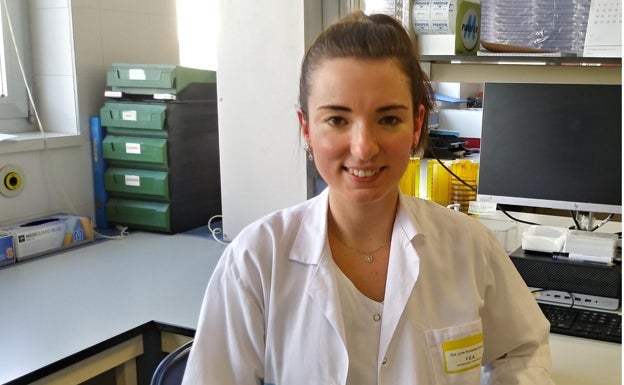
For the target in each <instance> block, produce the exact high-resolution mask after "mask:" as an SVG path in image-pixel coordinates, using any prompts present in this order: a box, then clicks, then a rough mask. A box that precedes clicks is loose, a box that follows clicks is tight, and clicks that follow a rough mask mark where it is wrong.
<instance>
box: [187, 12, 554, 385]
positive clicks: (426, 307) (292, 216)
mask: <svg viewBox="0 0 624 385" xmlns="http://www.w3.org/2000/svg"><path fill="white" fill-rule="evenodd" d="M430 94H431V89H430V86H429V83H428V81H427V79H426V77H425V76H424V75H423V73H422V71H421V69H420V65H419V62H418V58H417V51H416V49H415V48H414V44H413V43H412V40H411V39H410V37H409V35H408V33H407V32H406V31H405V29H404V28H403V27H402V26H401V24H400V23H398V22H397V21H395V20H394V19H392V18H391V17H388V16H384V15H372V16H370V17H367V16H365V15H364V14H362V13H361V12H357V13H354V14H352V15H350V16H348V17H346V18H345V19H343V20H341V21H340V22H338V23H337V24H335V25H333V26H331V27H329V28H328V29H327V30H326V31H324V32H323V33H322V34H321V35H320V36H319V37H318V38H317V40H316V41H315V42H314V43H313V44H312V46H311V47H310V48H309V50H308V52H307V53H306V55H305V57H304V60H303V64H302V71H301V81H300V110H299V111H298V119H299V124H300V126H301V132H302V135H303V138H304V139H305V143H306V149H307V151H308V152H309V157H310V158H312V159H313V160H314V162H315V164H316V167H317V169H318V171H319V173H320V175H321V176H322V177H323V179H324V180H325V181H326V182H327V184H328V188H327V189H326V190H325V191H323V192H322V193H321V194H320V195H319V196H317V197H315V198H313V199H311V200H309V201H307V202H304V203H302V204H300V205H298V206H295V207H291V208H288V209H285V210H281V211H278V212H275V213H273V214H271V215H269V216H267V217H265V218H262V219H260V220H259V221H257V222H255V223H253V224H251V225H250V226H248V227H247V228H246V229H244V230H243V231H242V232H241V233H240V234H239V236H238V237H237V238H236V239H235V240H234V241H233V242H232V243H231V244H230V245H229V246H228V248H227V250H226V251H225V252H224V255H223V256H222V258H221V260H220V261H219V264H218V266H217V268H216V270H215V272H214V275H213V276H212V278H211V281H210V283H209V285H208V288H207V291H206V295H205V299H204V303H203V307H202V311H201V315H200V320H199V325H198V330H197V334H196V338H195V342H194V344H193V348H192V351H191V354H190V357H189V361H188V364H187V369H186V374H185V381H184V384H186V385H191V384H228V385H233V384H279V385H295V384H296V385H300V384H323V385H325V384H358V385H365V384H401V385H405V384H427V385H433V384H475V385H477V384H480V383H481V378H482V377H484V382H487V381H489V382H488V383H492V384H512V383H513V384H526V385H536V384H552V381H551V380H550V375H549V369H550V353H549V347H548V335H549V333H548V332H549V325H548V323H547V321H546V320H545V318H544V317H543V315H542V313H541V311H540V310H539V308H538V306H537V304H536V303H535V300H534V299H533V297H532V296H531V295H530V293H529V290H528V289H527V287H526V285H525V284H524V282H523V281H522V279H521V278H520V276H519V275H518V273H517V272H516V270H515V268H514V266H513V265H512V263H511V262H510V260H509V258H508V257H507V255H506V253H505V251H504V250H503V249H502V248H501V247H500V246H499V245H498V243H497V241H496V239H495V238H494V237H493V235H492V234H491V233H490V232H489V231H488V230H487V229H485V228H484V227H483V226H481V225H480V224H479V223H478V221H476V220H474V219H473V218H470V217H469V216H466V215H465V214H462V213H459V212H456V211H454V210H449V209H447V208H445V207H442V206H439V205H437V204H436V203H432V202H429V201H425V200H420V199H417V198H413V197H409V196H406V195H402V194H401V193H400V192H399V188H398V182H399V179H400V178H401V176H402V174H403V173H404V171H405V169H406V167H407V163H408V160H409V158H410V154H411V153H413V152H414V151H418V150H419V149H421V148H422V146H423V145H424V141H425V138H426V135H427V132H426V128H427V116H428V113H429V111H430V110H431V108H432V101H431V100H430V98H429V95H430Z"/></svg>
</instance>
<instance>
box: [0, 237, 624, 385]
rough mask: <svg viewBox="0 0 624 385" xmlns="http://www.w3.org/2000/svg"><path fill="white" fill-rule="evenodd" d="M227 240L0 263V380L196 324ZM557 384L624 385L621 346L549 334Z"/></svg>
mask: <svg viewBox="0 0 624 385" xmlns="http://www.w3.org/2000/svg"><path fill="white" fill-rule="evenodd" d="M224 248H225V246H224V245H222V244H220V243H218V242H216V241H214V240H211V239H209V238H207V237H199V236H194V235H186V234H177V235H162V234H155V233H134V234H131V235H130V236H129V237H128V238H126V239H122V240H109V241H103V242H95V243H92V244H88V245H85V246H82V247H77V248H74V249H69V250H67V251H64V252H62V253H58V254H55V255H51V256H45V257H40V258H37V259H34V260H31V261H27V262H21V263H18V264H17V265H14V266H10V267H3V268H0V293H2V294H1V295H0V357H2V359H0V384H2V383H5V382H8V381H11V380H13V379H15V378H19V377H21V376H23V375H26V374H28V373H30V372H33V371H35V370H37V369H40V368H42V367H44V366H46V365H49V364H51V363H53V362H56V361H58V360H60V359H62V358H65V357H67V356H70V355H72V354H75V353H77V352H79V351H81V350H84V349H86V348H88V347H91V346H93V345H95V344H97V343H100V342H102V341H106V340H108V339H110V338H112V337H114V336H116V335H119V334H121V333H124V332H126V331H128V330H130V329H132V328H134V327H137V326H140V325H143V324H145V323H146V322H149V321H152V320H155V321H159V322H162V323H166V324H172V325H176V326H182V327H187V328H191V329H194V328H195V327H196V324H197V319H198V316H199V310H200V306H201V301H202V298H203V295H204V290H205V288H206V285H207V283H208V280H209V278H210V275H211V274H212V271H213V269H214V267H215V265H216V263H217V260H218V258H219V256H220V255H221V252H222V250H223V249H224ZM551 349H552V355H553V377H554V379H555V381H556V383H557V385H596V384H600V385H620V384H621V383H622V346H621V345H619V344H614V343H608V342H600V341H592V340H587V339H581V338H575V337H568V336H562V335H557V334H551Z"/></svg>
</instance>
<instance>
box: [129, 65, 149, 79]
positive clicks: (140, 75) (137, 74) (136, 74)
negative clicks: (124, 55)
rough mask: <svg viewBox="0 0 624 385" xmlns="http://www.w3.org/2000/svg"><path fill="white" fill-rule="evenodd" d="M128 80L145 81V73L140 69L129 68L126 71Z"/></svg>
mask: <svg viewBox="0 0 624 385" xmlns="http://www.w3.org/2000/svg"><path fill="white" fill-rule="evenodd" d="M128 79H130V80H145V79H147V77H146V76H145V71H144V70H143V69H141V68H130V69H129V70H128Z"/></svg>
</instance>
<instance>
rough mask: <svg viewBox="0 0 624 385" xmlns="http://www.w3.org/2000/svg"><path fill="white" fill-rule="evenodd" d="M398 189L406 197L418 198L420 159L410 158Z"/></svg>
mask: <svg viewBox="0 0 624 385" xmlns="http://www.w3.org/2000/svg"><path fill="white" fill-rule="evenodd" d="M399 189H401V192H403V193H404V194H407V195H412V196H415V197H418V196H420V158H410V160H409V163H408V164H407V169H406V170H405V173H404V174H403V176H402V177H401V180H400V181H399Z"/></svg>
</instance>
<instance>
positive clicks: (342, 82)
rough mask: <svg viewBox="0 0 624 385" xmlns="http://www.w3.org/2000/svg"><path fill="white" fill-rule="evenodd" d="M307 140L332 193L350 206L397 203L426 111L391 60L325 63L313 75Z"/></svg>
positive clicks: (304, 126) (304, 129) (304, 125)
mask: <svg viewBox="0 0 624 385" xmlns="http://www.w3.org/2000/svg"><path fill="white" fill-rule="evenodd" d="M310 85H311V86H310V93H309V95H308V106H307V108H308V117H307V120H305V119H304V117H303V114H302V113H301V112H299V114H298V115H299V123H300V126H301V129H302V133H303V136H304V138H305V140H306V142H307V143H308V145H309V146H310V148H311V149H312V151H313V153H314V161H315V164H316V167H317V169H318V171H319V173H320V174H321V176H322V177H323V179H324V180H325V182H327V184H328V185H329V188H330V194H334V193H335V192H337V193H338V194H339V195H340V196H342V197H344V198H346V199H347V200H349V201H351V202H356V203H368V202H375V201H378V200H381V199H384V198H387V199H392V200H395V199H396V196H397V195H398V191H399V189H398V183H399V179H400V178H401V176H402V175H403V173H404V171H405V169H406V167H407V163H408V161H409V157H410V151H411V149H412V147H413V146H416V145H417V144H418V140H419V135H420V130H421V126H422V121H423V117H424V107H423V106H420V107H419V109H418V111H417V112H416V113H414V110H413V107H412V94H411V91H410V82H409V79H408V77H407V76H406V75H405V74H404V73H403V72H402V71H401V70H400V68H399V66H398V64H397V62H395V61H394V60H392V59H372V60H363V59H357V58H336V59H326V60H323V61H321V62H320V63H319V65H318V66H317V67H316V69H315V70H314V72H313V73H312V77H311V81H310Z"/></svg>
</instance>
